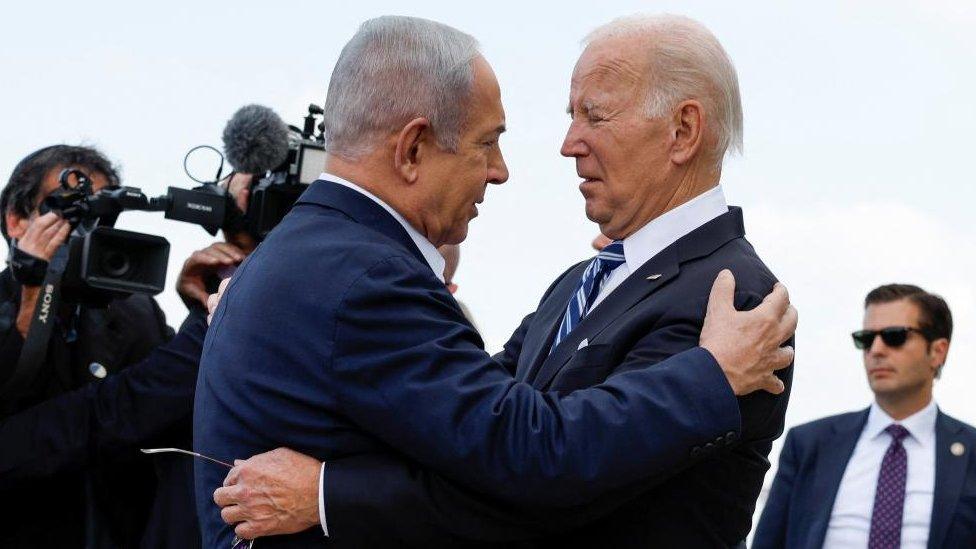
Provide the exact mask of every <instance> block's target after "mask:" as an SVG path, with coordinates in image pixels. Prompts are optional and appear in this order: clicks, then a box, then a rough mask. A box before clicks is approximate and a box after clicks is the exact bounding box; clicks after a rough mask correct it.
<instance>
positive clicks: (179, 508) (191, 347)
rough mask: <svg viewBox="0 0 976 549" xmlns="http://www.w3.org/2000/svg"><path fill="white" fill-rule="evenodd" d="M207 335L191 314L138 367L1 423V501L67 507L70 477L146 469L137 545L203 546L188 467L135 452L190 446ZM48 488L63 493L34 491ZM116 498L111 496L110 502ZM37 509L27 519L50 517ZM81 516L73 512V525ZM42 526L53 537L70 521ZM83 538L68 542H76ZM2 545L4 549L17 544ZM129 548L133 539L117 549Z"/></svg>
mask: <svg viewBox="0 0 976 549" xmlns="http://www.w3.org/2000/svg"><path fill="white" fill-rule="evenodd" d="M206 331H207V319H206V314H205V313H204V312H202V311H199V312H191V313H190V315H189V316H188V317H187V318H186V320H185V321H184V322H183V325H182V327H181V328H180V330H179V332H177V333H176V336H175V337H174V338H173V339H171V340H170V341H168V342H167V343H164V344H163V345H161V346H159V347H158V348H156V349H155V350H153V351H152V352H151V353H150V354H149V356H147V357H146V358H145V359H144V360H142V361H141V362H139V363H138V364H134V365H131V366H128V367H127V368H125V369H123V370H122V371H120V372H118V373H116V374H114V375H110V376H108V377H107V378H105V379H103V380H98V381H94V382H92V383H89V384H87V385H85V386H83V387H81V388H79V389H76V390H74V391H71V392H67V393H63V394H61V395H58V396H56V397H53V398H50V399H48V400H46V401H44V402H42V403H40V404H37V405H35V406H33V407H31V408H28V409H26V410H23V411H21V412H18V413H17V414H14V415H12V416H9V417H7V418H4V419H2V420H0V448H2V449H3V450H2V451H0V497H2V498H4V499H8V498H9V499H11V500H13V499H14V498H15V496H16V494H18V493H23V492H32V491H33V492H35V493H39V494H40V495H43V496H45V497H46V498H47V499H48V500H51V499H56V500H63V501H71V500H73V499H74V498H77V497H80V496H81V494H82V493H84V488H83V487H80V486H75V485H73V484H70V483H68V482H66V481H65V479H66V478H69V477H70V476H71V475H78V474H80V473H82V472H84V471H88V470H93V469H100V468H104V469H106V470H108V471H110V472H111V471H113V470H114V469H115V468H117V467H118V466H119V464H126V463H133V462H134V463H139V464H148V463H150V462H151V463H152V464H153V466H154V468H155V473H156V475H155V476H156V478H155V488H154V490H153V491H152V492H150V493H149V494H148V495H150V496H151V497H152V504H151V508H150V510H149V512H148V513H147V514H146V516H140V521H139V526H140V527H139V529H138V532H137V534H138V536H139V537H141V541H140V543H139V547H145V548H148V547H157V548H161V547H173V548H181V549H186V548H193V547H199V546H200V534H199V529H198V526H197V517H196V511H195V507H194V503H193V474H192V465H193V463H192V460H191V459H190V458H187V457H186V456H177V455H166V454H163V455H158V456H147V455H145V454H142V453H140V452H139V448H144V447H147V446H166V447H168V446H175V447H187V446H189V444H190V438H191V435H190V427H191V424H190V414H191V413H192V411H193V391H194V390H195V388H196V377H197V367H198V365H199V360H200V350H201V348H202V347H203V339H204V335H205V334H206ZM46 483H52V484H54V485H57V486H59V487H60V489H59V490H57V491H52V492H51V493H48V492H46V491H44V492H38V488H37V487H38V486H44V485H45V484H46ZM125 489H130V490H131V489H135V487H133V486H131V485H129V486H126V487H125ZM120 493H121V492H119V491H117V490H113V491H112V492H111V493H109V494H108V495H107V497H109V498H111V497H118V496H119V494H120ZM42 503H43V502H42ZM42 507H43V505H39V506H38V507H37V508H33V507H28V508H26V509H25V512H27V511H30V512H32V513H33V514H34V515H36V516H46V515H44V514H43V513H41V512H39V511H38V509H40V508H42ZM82 515H83V513H78V516H77V519H78V520H79V521H83V520H84V517H83V516H82ZM48 518H49V522H48V524H47V528H48V529H52V528H53V529H55V530H57V529H58V528H61V527H62V526H63V524H62V523H63V521H65V520H66V519H69V518H75V517H65V516H54V517H48ZM59 521H60V522H59ZM0 538H3V536H2V534H0ZM82 538H83V536H81V535H78V536H77V538H76V539H74V540H71V541H78V542H79V543H80V542H81V540H82ZM30 539H33V541H32V542H30V541H28V542H27V543H28V544H29V545H31V546H37V545H38V544H39V542H38V539H37V537H36V536H34V537H33V538H30ZM4 542H5V543H3V544H0V545H3V546H4V547H8V546H16V544H15V543H14V542H12V541H10V540H6V539H4ZM131 544H133V542H132V541H131V540H130V541H127V542H126V543H124V544H123V545H131Z"/></svg>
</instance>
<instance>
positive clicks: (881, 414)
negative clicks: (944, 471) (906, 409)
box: [864, 399, 939, 446]
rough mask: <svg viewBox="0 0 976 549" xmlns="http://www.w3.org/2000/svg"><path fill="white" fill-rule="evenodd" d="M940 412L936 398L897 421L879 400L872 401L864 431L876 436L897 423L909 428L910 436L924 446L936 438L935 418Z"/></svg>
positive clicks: (868, 434)
mask: <svg viewBox="0 0 976 549" xmlns="http://www.w3.org/2000/svg"><path fill="white" fill-rule="evenodd" d="M938 413H939V407H938V406H937V405H936V404H935V399H932V400H931V401H929V403H928V404H927V405H926V406H925V408H922V409H921V410H919V411H917V412H915V413H914V414H912V415H910V416H908V417H906V418H905V419H903V420H901V421H896V420H894V419H892V418H891V416H889V415H888V413H887V412H885V411H884V410H883V409H881V406H879V405H878V403H877V402H872V403H871V411H870V412H868V422H867V424H866V425H865V426H864V432H865V434H867V436H868V437H869V438H875V437H878V436H881V435H883V434H884V430H885V428H887V427H888V426H889V425H891V424H892V423H897V424H899V425H901V426H902V427H904V428H905V429H908V433H909V436H910V437H911V438H914V439H915V440H917V441H918V442H919V443H921V444H922V445H923V446H929V445H931V444H933V443H934V440H935V420H936V416H937V415H938Z"/></svg>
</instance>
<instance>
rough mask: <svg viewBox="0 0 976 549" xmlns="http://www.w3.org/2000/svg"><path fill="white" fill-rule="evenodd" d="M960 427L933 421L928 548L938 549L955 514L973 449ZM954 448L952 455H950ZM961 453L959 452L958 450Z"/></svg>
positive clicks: (946, 420) (946, 418)
mask: <svg viewBox="0 0 976 549" xmlns="http://www.w3.org/2000/svg"><path fill="white" fill-rule="evenodd" d="M962 431H963V428H962V425H961V424H960V423H959V422H958V421H956V420H955V419H953V418H951V417H949V416H947V415H945V414H943V413H942V412H941V411H940V412H939V415H938V417H937V418H936V420H935V494H934V497H933V498H932V521H931V526H930V527H929V543H928V546H929V547H930V548H938V547H942V546H943V545H944V544H945V537H946V534H947V533H948V531H949V524H950V523H951V522H952V516H953V514H954V513H955V509H956V503H957V502H958V501H959V494H960V491H961V490H962V485H963V481H964V480H965V478H966V470H967V468H968V467H967V466H968V464H969V460H970V459H971V458H970V454H971V453H972V452H973V450H976V448H973V447H972V445H971V444H967V443H968V442H970V441H968V440H965V439H964V438H963V437H962ZM954 445H956V453H959V454H961V455H956V454H954V453H953V452H952V448H953V446H954ZM960 449H961V450H962V452H959V450H960Z"/></svg>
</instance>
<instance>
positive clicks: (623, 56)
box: [570, 39, 648, 101]
mask: <svg viewBox="0 0 976 549" xmlns="http://www.w3.org/2000/svg"><path fill="white" fill-rule="evenodd" d="M647 65H648V63H647V58H646V56H645V55H643V49H642V48H641V47H640V44H639V43H638V41H637V40H634V39H613V40H604V41H601V42H598V43H593V44H590V45H588V46H587V47H586V49H585V50H583V54H582V55H580V58H579V60H578V61H577V62H576V67H575V69H574V70H573V77H572V80H571V82H570V100H571V101H573V100H575V99H577V98H579V97H580V96H583V95H608V96H617V95H620V94H628V95H630V94H633V93H634V92H635V91H640V90H643V89H645V87H646V86H647V83H648V82H647V80H648V71H647Z"/></svg>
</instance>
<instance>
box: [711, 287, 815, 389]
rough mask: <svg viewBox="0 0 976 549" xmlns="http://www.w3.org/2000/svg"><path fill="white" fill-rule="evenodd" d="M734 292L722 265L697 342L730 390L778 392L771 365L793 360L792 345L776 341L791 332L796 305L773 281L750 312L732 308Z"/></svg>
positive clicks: (779, 385) (774, 367)
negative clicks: (792, 303)
mask: <svg viewBox="0 0 976 549" xmlns="http://www.w3.org/2000/svg"><path fill="white" fill-rule="evenodd" d="M734 295H735V278H734V277H733V276H732V273H731V272H730V271H728V270H724V271H722V272H720V273H719V274H718V277H717V278H716V279H715V283H714V285H713V286H712V293H711V295H710V296H709V298H708V312H707V313H706V315H705V324H704V326H702V333H701V339H700V345H701V346H702V347H704V348H705V349H707V350H708V351H709V352H710V353H712V356H714V357H715V360H716V361H717V362H718V363H719V366H721V368H722V371H723V372H724V373H725V377H726V378H727V379H728V381H729V385H731V386H732V391H733V392H735V394H736V395H739V396H741V395H747V394H749V393H752V392H753V391H758V390H763V391H768V392H770V393H773V394H774V395H778V394H780V393H782V392H783V390H784V388H785V387H784V385H783V382H782V381H781V380H780V379H779V378H778V377H776V370H781V369H783V368H786V367H787V366H789V365H790V364H792V363H793V348H792V347H781V345H782V344H783V343H785V342H786V341H787V340H789V338H790V337H792V336H793V333H794V332H796V322H797V312H796V309H795V308H794V307H793V306H792V305H790V296H789V294H787V292H786V287H785V286H783V285H782V284H778V283H777V284H776V286H774V287H773V291H772V292H770V294H769V295H768V296H766V298H765V299H764V300H763V302H762V303H760V304H759V306H758V307H756V308H755V309H753V310H751V311H736V310H735V305H734V304H733V299H734Z"/></svg>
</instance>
